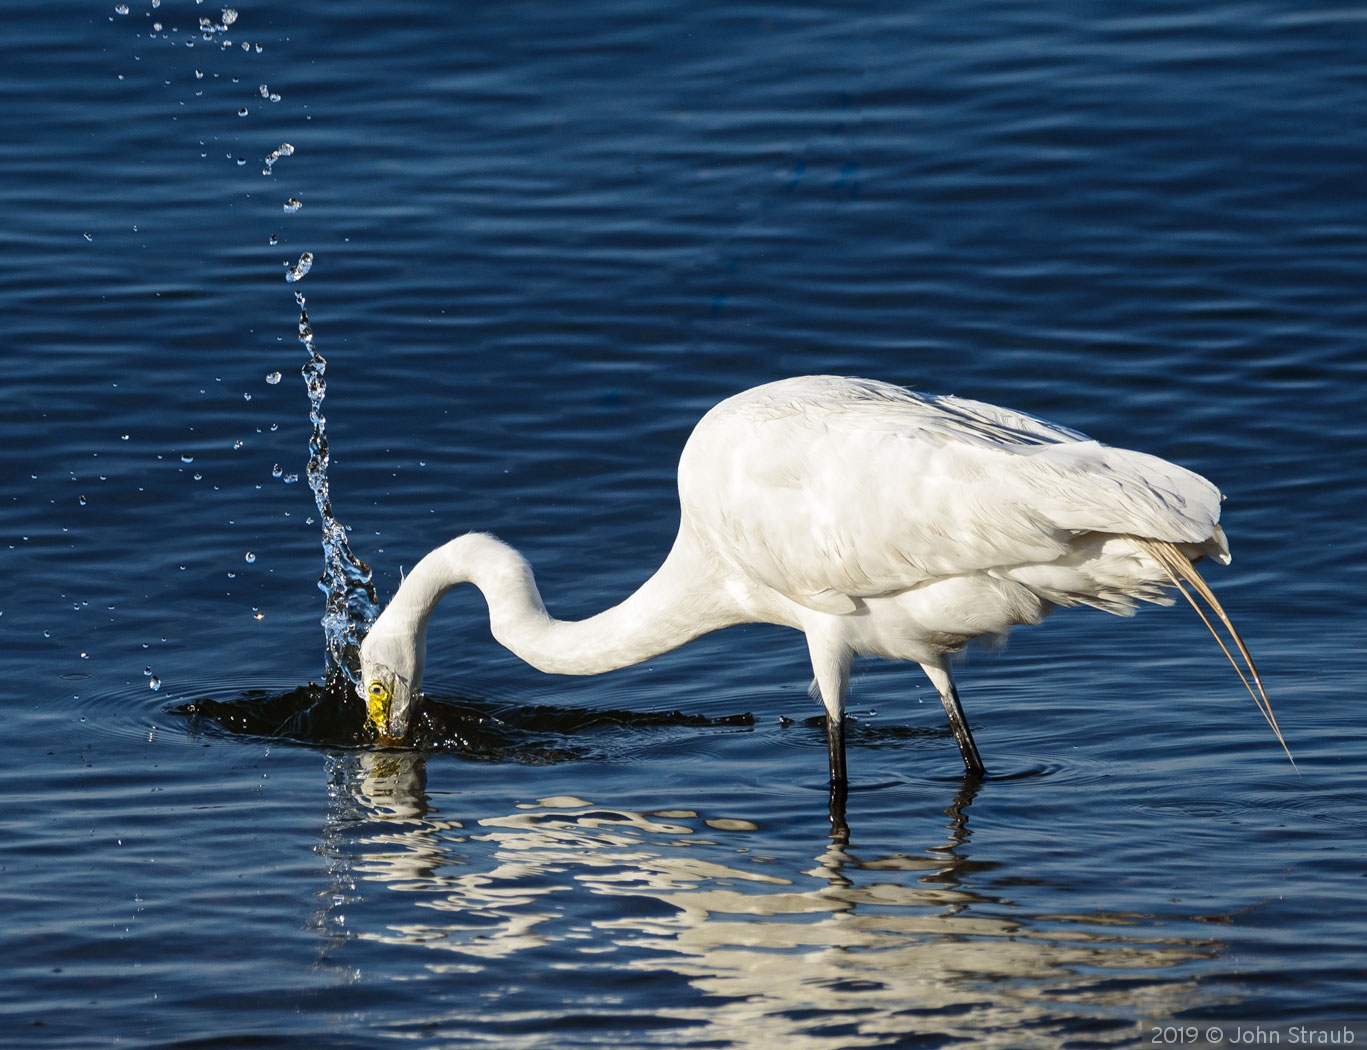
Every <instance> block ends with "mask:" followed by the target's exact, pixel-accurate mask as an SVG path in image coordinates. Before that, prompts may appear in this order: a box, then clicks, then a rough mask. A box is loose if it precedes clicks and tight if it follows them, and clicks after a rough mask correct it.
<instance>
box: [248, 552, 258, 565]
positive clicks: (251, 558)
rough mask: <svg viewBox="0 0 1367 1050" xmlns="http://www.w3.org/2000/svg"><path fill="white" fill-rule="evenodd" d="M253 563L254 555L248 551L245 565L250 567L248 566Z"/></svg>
mask: <svg viewBox="0 0 1367 1050" xmlns="http://www.w3.org/2000/svg"><path fill="white" fill-rule="evenodd" d="M254 561H256V555H255V554H253V553H252V552H251V551H248V552H247V564H248V565H250V564H251V563H252V562H254Z"/></svg>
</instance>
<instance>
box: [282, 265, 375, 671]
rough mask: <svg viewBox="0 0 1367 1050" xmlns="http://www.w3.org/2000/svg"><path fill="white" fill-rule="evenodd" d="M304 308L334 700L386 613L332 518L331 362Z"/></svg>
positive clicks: (312, 481) (312, 462)
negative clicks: (326, 405)
mask: <svg viewBox="0 0 1367 1050" xmlns="http://www.w3.org/2000/svg"><path fill="white" fill-rule="evenodd" d="M294 301H295V302H296V303H297V304H298V305H299V341H300V342H301V343H303V344H304V348H305V349H306V350H307V351H308V354H309V357H308V360H307V361H306V362H305V363H304V367H303V368H302V369H301V371H302V373H303V376H304V385H305V386H306V387H307V388H308V395H309V421H310V422H311V423H312V424H313V434H312V435H311V436H310V437H309V463H308V469H307V471H306V474H307V476H308V482H309V488H311V489H312V490H313V499H314V501H315V502H316V503H317V504H318V514H319V517H320V518H321V519H322V525H323V575H322V576H321V577H319V579H318V589H319V590H321V591H322V592H323V595H324V598H325V602H324V607H323V620H322V623H323V640H324V642H325V643H326V656H325V660H326V665H325V671H324V673H325V678H324V682H325V689H326V691H327V693H328V694H330V695H337V694H343V695H351V692H352V691H351V688H350V686H352V685H355V684H356V683H357V681H358V680H359V678H360V647H361V639H362V638H363V637H365V633H366V631H368V630H369V629H370V625H371V624H372V623H373V622H374V620H375V617H376V616H377V615H378V614H379V611H380V602H379V599H378V597H376V594H375V585H374V584H373V583H372V582H371V578H370V566H368V565H367V564H366V563H365V562H363V561H361V559H360V558H358V557H356V555H354V554H352V553H351V546H350V544H348V543H347V536H346V527H345V526H343V525H342V523H341V522H340V521H338V520H337V518H336V516H335V515H334V514H333V512H332V498H331V496H330V495H329V493H328V438H327V419H326V417H325V416H324V415H323V398H324V397H325V396H326V395H327V381H326V380H325V379H324V374H325V373H326V371H327V362H326V361H325V360H324V359H323V356H322V355H321V354H320V353H318V348H317V347H316V346H315V345H314V342H313V326H312V325H311V324H310V323H309V315H308V311H307V309H305V299H304V295H303V293H302V292H298V291H296V292H295V293H294Z"/></svg>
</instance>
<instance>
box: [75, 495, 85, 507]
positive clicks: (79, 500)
mask: <svg viewBox="0 0 1367 1050" xmlns="http://www.w3.org/2000/svg"><path fill="white" fill-rule="evenodd" d="M77 502H79V503H80V505H81V506H82V507H84V506H85V497H84V496H79V497H77Z"/></svg>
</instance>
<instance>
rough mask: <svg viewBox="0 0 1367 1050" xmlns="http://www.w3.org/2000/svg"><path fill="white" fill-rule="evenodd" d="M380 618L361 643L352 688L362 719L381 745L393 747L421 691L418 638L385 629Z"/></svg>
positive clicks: (420, 660) (384, 624)
mask: <svg viewBox="0 0 1367 1050" xmlns="http://www.w3.org/2000/svg"><path fill="white" fill-rule="evenodd" d="M386 627H387V625H386V623H385V618H384V617H383V616H381V617H380V619H378V620H376V621H375V626H374V627H372V628H371V629H370V633H369V634H367V635H366V636H365V640H364V641H362V642H361V680H360V682H359V684H358V685H357V687H356V691H357V692H358V693H359V694H360V697H361V699H362V700H364V701H365V705H366V716H367V718H368V720H369V722H370V724H371V725H372V726H373V727H374V728H375V734H376V736H377V737H378V738H379V740H380V742H381V743H383V744H397V743H399V742H400V741H401V740H403V738H404V735H405V734H406V733H407V732H408V722H409V719H410V718H411V717H412V715H413V709H414V708H415V707H416V706H417V702H418V695H419V691H420V690H421V689H422V671H423V653H422V644H423V640H422V636H421V635H419V636H418V638H416V639H415V638H414V637H413V635H412V634H411V633H406V632H394V631H391V630H388V629H386Z"/></svg>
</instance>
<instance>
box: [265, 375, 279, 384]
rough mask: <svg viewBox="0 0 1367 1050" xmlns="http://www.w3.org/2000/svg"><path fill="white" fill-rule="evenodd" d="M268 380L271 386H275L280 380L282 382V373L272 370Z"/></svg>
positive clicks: (267, 377)
mask: <svg viewBox="0 0 1367 1050" xmlns="http://www.w3.org/2000/svg"><path fill="white" fill-rule="evenodd" d="M266 382H267V383H269V384H270V385H271V386H275V385H276V384H277V383H278V382H280V373H279V372H271V373H270V374H269V375H268V376H266Z"/></svg>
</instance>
